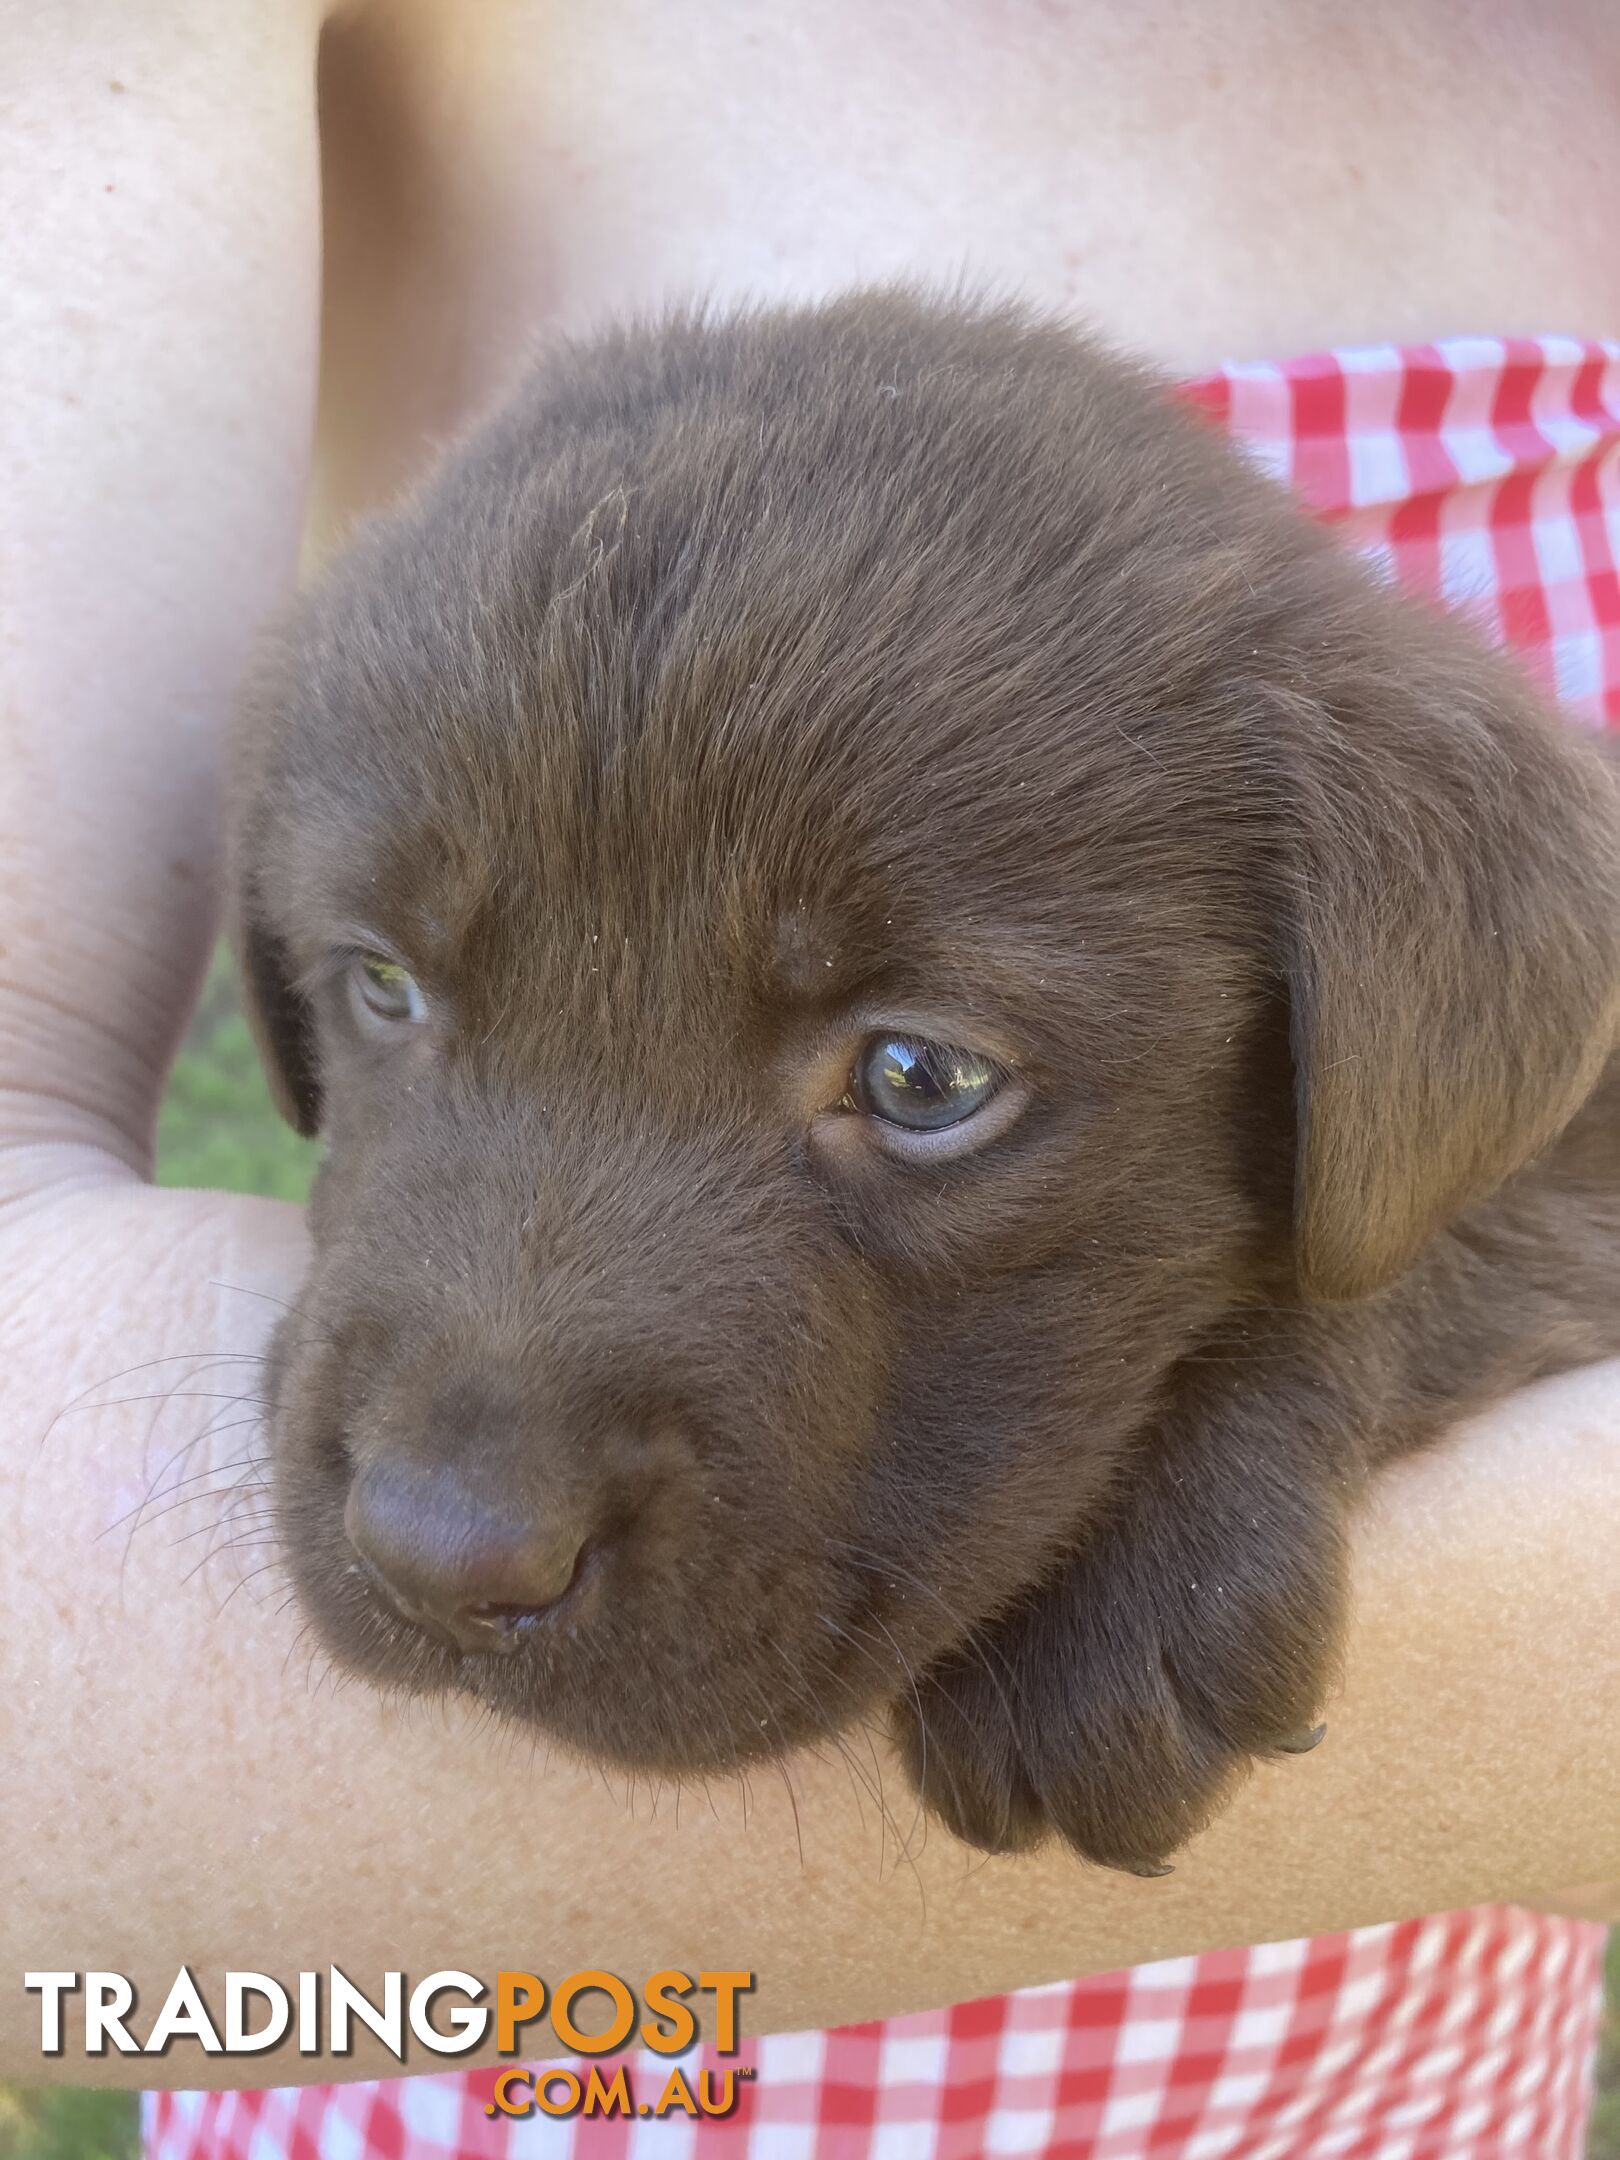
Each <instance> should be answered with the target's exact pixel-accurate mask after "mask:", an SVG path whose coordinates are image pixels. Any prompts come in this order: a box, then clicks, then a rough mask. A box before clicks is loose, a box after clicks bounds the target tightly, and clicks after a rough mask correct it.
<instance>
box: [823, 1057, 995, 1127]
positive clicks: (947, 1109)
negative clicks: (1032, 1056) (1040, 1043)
mask: <svg viewBox="0 0 1620 2160" xmlns="http://www.w3.org/2000/svg"><path fill="white" fill-rule="evenodd" d="M1002 1077H1003V1075H1002V1073H1001V1070H1000V1068H999V1067H998V1066H995V1065H993V1064H992V1063H991V1062H990V1060H989V1059H988V1058H987V1057H981V1056H980V1054H979V1052H978V1051H977V1050H962V1049H958V1048H957V1047H956V1046H955V1045H954V1044H951V1043H938V1042H929V1041H927V1040H926V1039H924V1038H921V1037H918V1036H903V1035H891V1036H878V1037H876V1038H874V1040H873V1041H871V1042H869V1043H868V1044H867V1046H866V1048H865V1049H864V1050H863V1051H862V1052H861V1055H860V1058H859V1060H858V1062H857V1064H856V1067H855V1084H854V1089H853V1093H854V1097H855V1101H856V1102H857V1104H858V1105H859V1106H860V1108H861V1109H863V1110H865V1111H867V1112H868V1113H869V1114H870V1115H871V1116H872V1117H877V1118H882V1119H883V1121H884V1123H885V1124H887V1125H898V1126H900V1127H902V1128H903V1129H904V1130H905V1131H907V1132H914V1133H931V1132H940V1131H942V1130H944V1129H945V1128H946V1127H947V1126H951V1125H961V1124H963V1123H965V1122H966V1120H967V1119H968V1118H970V1117H972V1116H973V1114H974V1112H975V1111H977V1110H982V1109H983V1108H984V1106H985V1104H986V1103H987V1102H988V1101H989V1100H990V1098H991V1096H992V1095H994V1094H995V1092H996V1090H997V1089H998V1088H999V1087H1000V1085H1001V1081H1002Z"/></svg>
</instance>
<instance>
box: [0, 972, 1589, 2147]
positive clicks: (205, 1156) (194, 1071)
mask: <svg viewBox="0 0 1620 2160" xmlns="http://www.w3.org/2000/svg"><path fill="white" fill-rule="evenodd" d="M314 1158H315V1150H314V1148H313V1147H311V1146H310V1145H309V1144H308V1143H307V1142H305V1141H302V1140H299V1139H297V1138H296V1137H295V1135H293V1134H292V1133H290V1132H289V1131H288V1130H287V1128H286V1126H285V1125H284V1124H283V1123H282V1122H281V1120H280V1118H279V1117H278V1116H277V1115H276V1111H275V1108H274V1105H273V1104H272V1103H271V1100H270V1096H269V1091H268V1090H267V1088H266V1087H265V1084H264V1076H263V1074H262V1073H261V1072H260V1070H259V1061H258V1057H257V1055H256V1053H255V1051H254V1048H253V1043H252V1040H251V1038H250V1037H249V1034H248V1031H247V1024H246V1022H245V1021H244V1020H243V1019H242V1016H241V1012H240V1010H239V1008H238V1006H237V1002H236V997H235V993H234V991H233V989H232V986H231V977H230V971H229V968H228V966H227V965H226V964H225V963H224V961H223V960H221V961H220V962H219V963H218V964H217V965H216V966H215V968H214V970H213V972H212V974H211V975H210V976H209V979H208V985H207V988H206V989H205V991H204V993H203V998H202V1003H201V1005H200V1006H199V1007H198V1011H197V1017H196V1020H195V1022H194V1023H193V1026H192V1029H191V1033H190V1035H189V1037H188V1038H187V1042H186V1047H185V1050H184V1052H183V1053H182V1055H181V1057H180V1060H179V1062H178V1063H177V1064H176V1066H175V1069H174V1077H173V1079H172V1081H171V1083H170V1087H169V1095H168V1100H167V1101H166V1102H165V1104H164V1106H163V1115H162V1117H161V1118H160V1119H159V1121H158V1179H159V1182H160V1183H162V1184H164V1185H213V1186H220V1187H223V1188H224V1189H225V1190H227V1191H230V1192H257V1193H269V1194H272V1195H274V1196H276V1197H278V1198H281V1199H287V1200H299V1199H302V1198H303V1196H304V1194H305V1192H306V1191H307V1190H308V1187H309V1180H310V1177H311V1174H312V1172H313V1169H314ZM1608 1970H1609V2010H1608V2017H1607V2020H1606V2028H1605V2036H1604V2054H1603V2060H1602V2063H1601V2065H1600V2067H1599V2078H1598V2084H1599V2090H1598V2104H1597V2112H1596V2114H1595V2115H1594V2117H1593V2122H1592V2133H1591V2141H1590V2143H1589V2145H1588V2160H1620V1930H1617V1931H1616V1932H1615V1934H1614V1936H1613V1937H1612V1938H1611V1941H1610V1944H1609V1968H1608ZM138 2143H139V2139H138V2131H137V2124H136V2102H135V2100H134V2098H133V2096H132V2095H130V2094H127V2093H93V2092H84V2091H79V2090H76V2089H74V2088H71V2087H57V2088H55V2089H53V2090H42V2091H17V2090H14V2089H11V2088H7V2087H5V2086H0V2160H133V2156H134V2155H135V2154H136V2152H137V2150H138Z"/></svg>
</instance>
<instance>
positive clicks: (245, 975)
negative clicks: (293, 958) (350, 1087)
mask: <svg viewBox="0 0 1620 2160" xmlns="http://www.w3.org/2000/svg"><path fill="white" fill-rule="evenodd" d="M239 889H240V894H241V897H240V899H239V901H238V904H237V908H236V911H235V917H234V920H233V922H232V925H231V942H232V944H233V945H234V947H235V949H236V959H237V967H238V970H239V972H240V975H241V979H242V1002H243V1005H244V1006H245V1008H246V1011H247V1018H248V1026H249V1027H250V1028H251V1029H252V1031H253V1040H254V1041H255V1043H256V1044H257V1045H258V1049H259V1056H260V1058H261V1059H262V1060H263V1063H264V1069H265V1073H266V1076H267V1077H268V1079H269V1082H270V1093H271V1095H272V1096H273V1097H274V1099H275V1105H276V1108H277V1109H278V1110H279V1111H280V1112H281V1114H282V1116H283V1117H284V1118H285V1119H286V1120H287V1123H288V1124H289V1125H291V1126H292V1127H293V1129H294V1131H295V1132H299V1133H301V1134H302V1135H303V1136H304V1138H305V1139H306V1140H308V1139H311V1138H313V1136H314V1134H315V1133H316V1132H317V1131H319V1129H320V1122H321V1085H320V1071H319V1067H318V1064H317V1061H316V1049H315V1029H314V1020H313V1016H312V1015H311V1013H310V1010H309V1003H308V1000H307V999H306V998H305V997H304V995H303V993H302V991H301V990H300V989H299V988H298V985H297V982H296V979H295V976H294V973H293V969H292V966H291V962H290V957H289V955H288V953H287V950H286V947H285V946H284V945H283V943H282V941H281V939H280V938H279V937H278V936H277V935H276V933H275V932H274V931H273V930H272V929H271V928H270V927H269V925H268V924H267V923H266V922H265V920H264V919H263V916H262V915H261V913H260V912H259V906H258V901H257V898H256V896H255V895H254V893H253V891H252V889H251V886H250V885H243V886H242V887H240V888H239Z"/></svg>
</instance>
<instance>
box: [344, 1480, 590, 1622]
mask: <svg viewBox="0 0 1620 2160" xmlns="http://www.w3.org/2000/svg"><path fill="white" fill-rule="evenodd" d="M343 1526H344V1528H345V1530H346V1531H347V1532H348V1536H349V1543H350V1544H351V1545H352V1546H353V1547H354V1549H355V1551H356V1552H357V1553H358V1554H359V1556H360V1558H361V1560H362V1561H363V1562H364V1563H365V1565H366V1567H367V1568H368V1569H369V1570H370V1571H371V1573H372V1574H373V1575H374V1576H375V1577H376V1578H377V1581H378V1583H379V1584H380V1586H381V1587H382V1589H383V1591H384V1592H385V1594H386V1595H387V1597H388V1599H389V1601H390V1602H391V1603H392V1604H393V1605H395V1606H397V1608H398V1609H399V1611H400V1612H401V1613H402V1614H403V1615H404V1617H405V1618H406V1619H408V1620H413V1621H415V1622H416V1623H417V1625H418V1626H420V1627H423V1628H425V1629H426V1630H427V1631H428V1632H429V1633H430V1634H433V1635H437V1636H438V1637H439V1638H440V1639H441V1640H444V1641H447V1642H449V1643H450V1644H452V1645H453V1646H454V1647H455V1648H456V1649H458V1650H514V1649H516V1648H517V1645H518V1643H519V1641H520V1640H521V1639H522V1635H523V1632H524V1629H525V1627H526V1626H527V1625H528V1624H530V1623H532V1622H533V1621H535V1620H537V1619H538V1618H539V1617H540V1615H541V1614H542V1613H544V1612H546V1611H548V1610H549V1609H550V1608H551V1607H552V1606H553V1605H555V1604H557V1603H558V1601H559V1600H560V1599H561V1598H562V1597H564V1596H565V1595H566V1593H567V1592H568V1590H569V1588H570V1587H571V1586H572V1584H573V1583H574V1581H575V1579H576V1577H577V1575H578V1573H579V1569H580V1563H581V1559H582V1556H583V1553H584V1548H585V1542H586V1536H585V1532H584V1530H583V1529H582V1528H581V1527H580V1525H579V1524H578V1523H577V1522H576V1521H575V1520H573V1519H572V1518H571V1516H569V1515H568V1514H566V1513H563V1512H559V1513H558V1514H557V1515H555V1516H553V1517H551V1518H550V1519H548V1520H543V1521H536V1520H533V1519H532V1518H531V1517H530V1516H529V1513H528V1511H527V1510H526V1509H518V1508H513V1509H512V1510H510V1511H507V1510H504V1509H502V1508H501V1507H500V1506H498V1505H497V1504H495V1503H494V1502H493V1501H492V1500H491V1498H490V1497H489V1496H488V1495H487V1494H485V1493H481V1492H479V1491H478V1490H477V1489H476V1488H475V1487H474V1485H473V1484H472V1483H471V1482H470V1480H469V1479H468V1478H467V1477H466V1476H465V1475H464V1474H463V1473H462V1472H461V1471H460V1470H459V1469H458V1467H457V1466H456V1465H455V1464H453V1463H442V1462H441V1463H433V1464H427V1465H421V1464H415V1463H410V1462H400V1461H392V1462H390V1461H386V1460H385V1461H382V1462H378V1463H374V1464H372V1465H370V1466H369V1467H368V1468H366V1469H365V1470H363V1471H361V1472H360V1474H359V1475H358V1476H357V1477H356V1479H355V1481H354V1483H353V1485H352V1486H351V1487H350V1489H349V1498H348V1502H347V1505H346V1506H345V1508H344V1513H343Z"/></svg>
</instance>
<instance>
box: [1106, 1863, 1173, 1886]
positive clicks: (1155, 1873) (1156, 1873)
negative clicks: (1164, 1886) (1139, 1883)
mask: <svg viewBox="0 0 1620 2160" xmlns="http://www.w3.org/2000/svg"><path fill="white" fill-rule="evenodd" d="M1119 1870H1120V1873H1121V1874H1122V1875H1140V1876H1141V1877H1142V1879H1143V1880H1144V1881H1145V1882H1157V1881H1158V1880H1159V1879H1160V1877H1161V1876H1165V1875H1173V1874H1174V1873H1175V1872H1176V1871H1175V1869H1174V1867H1173V1866H1172V1865H1171V1864H1170V1862H1169V1861H1168V1860H1140V1861H1137V1860H1121V1861H1120V1863H1119Z"/></svg>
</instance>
